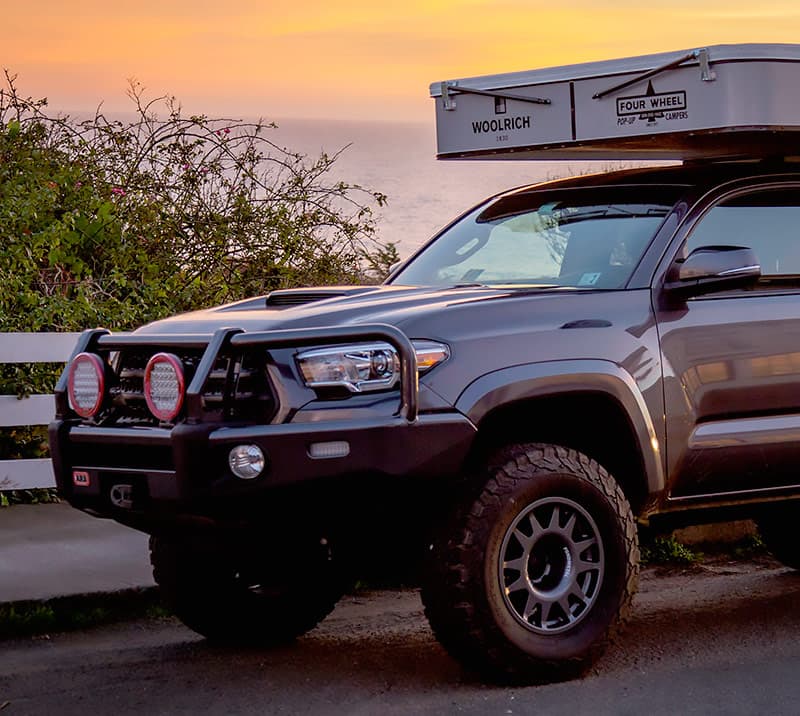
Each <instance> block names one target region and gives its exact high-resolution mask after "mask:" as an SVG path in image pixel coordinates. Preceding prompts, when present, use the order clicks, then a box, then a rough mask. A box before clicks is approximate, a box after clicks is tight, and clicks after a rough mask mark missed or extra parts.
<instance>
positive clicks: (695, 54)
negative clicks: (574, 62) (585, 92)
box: [592, 47, 717, 99]
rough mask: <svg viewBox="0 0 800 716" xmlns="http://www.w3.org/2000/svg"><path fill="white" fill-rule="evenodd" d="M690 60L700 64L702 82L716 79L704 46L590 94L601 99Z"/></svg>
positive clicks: (593, 97)
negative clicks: (630, 78)
mask: <svg viewBox="0 0 800 716" xmlns="http://www.w3.org/2000/svg"><path fill="white" fill-rule="evenodd" d="M690 60H697V62H698V64H699V65H700V79H701V80H702V81H703V82H713V81H714V80H715V79H717V73H716V72H714V70H712V69H711V63H710V61H709V58H708V49H707V48H705V47H704V48H703V49H701V50H693V51H692V52H690V53H689V54H688V55H684V56H683V57H680V58H678V59H677V60H673V61H672V62H668V63H667V64H666V65H661V67H656V68H655V69H653V70H649V71H647V72H645V73H643V74H641V75H639V76H638V77H634V78H633V79H632V80H625V82H621V83H620V84H618V85H614V86H613V87H609V88H608V89H607V90H603V91H602V92H597V93H596V94H593V95H592V99H603V97H606V96H607V95H610V94H614V92H619V91H620V90H623V89H625V88H626V87H630V86H631V85H635V84H637V83H638V82H642V81H644V80H649V79H650V78H651V77H655V76H656V75H660V74H661V73H662V72H667V71H669V70H674V69H676V68H677V67H680V66H681V65H682V64H684V63H686V62H689V61H690Z"/></svg>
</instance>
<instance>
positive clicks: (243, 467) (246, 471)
mask: <svg viewBox="0 0 800 716" xmlns="http://www.w3.org/2000/svg"><path fill="white" fill-rule="evenodd" d="M266 464H267V463H266V460H265V458H264V453H263V452H261V448H260V447H258V445H237V446H236V447H235V448H233V450H231V451H230V454H229V455H228V465H229V466H230V468H231V472H232V473H233V474H234V475H236V477H238V478H239V479H241V480H252V479H253V478H254V477H258V476H259V475H260V474H261V473H262V472H263V471H264V466H265V465H266Z"/></svg>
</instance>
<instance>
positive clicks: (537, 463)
mask: <svg viewBox="0 0 800 716" xmlns="http://www.w3.org/2000/svg"><path fill="white" fill-rule="evenodd" d="M477 482H478V485H479V486H478V488H477V489H476V490H475V491H474V492H473V495H472V497H471V498H468V499H466V500H465V501H464V504H462V505H461V506H460V507H459V508H458V509H457V510H456V511H455V513H454V515H453V517H452V519H451V520H450V522H449V524H447V525H445V526H444V528H443V529H442V531H441V535H440V537H438V538H437V539H435V540H434V542H433V544H432V545H431V549H430V555H429V560H428V565H427V567H426V569H425V570H424V572H423V574H424V576H423V586H422V599H423V603H424V605H425V614H426V616H427V617H428V620H429V622H430V624H431V627H432V629H433V632H434V634H435V635H436V637H437V639H438V640H439V641H440V643H441V644H442V645H443V646H444V647H445V649H446V650H447V651H448V652H449V653H450V654H451V655H452V656H453V657H455V658H456V659H457V660H459V661H461V662H462V663H463V664H464V665H465V666H467V667H468V668H470V669H473V670H475V671H477V672H479V673H480V674H481V675H483V676H488V677H489V678H491V679H493V680H498V681H504V682H512V683H536V682H544V681H552V680H558V679H563V678H570V677H573V676H577V675H579V674H580V673H582V672H583V671H585V670H586V669H587V668H588V667H589V666H590V665H591V664H592V663H593V662H594V661H595V660H596V659H597V658H598V657H599V656H600V655H601V654H602V652H603V651H604V650H605V648H606V646H607V645H608V643H609V642H610V641H611V640H612V639H613V638H614V637H615V636H616V635H617V634H618V633H619V631H620V629H621V627H622V626H623V624H624V621H625V620H626V618H627V616H628V614H629V611H630V608H631V602H632V599H633V595H634V593H635V592H636V588H637V585H638V576H639V545H638V536H637V530H636V523H635V520H634V517H633V513H632V511H631V507H630V505H629V503H628V501H627V499H626V498H625V495H624V494H623V492H622V490H621V489H620V487H619V485H618V484H617V482H616V481H615V480H614V479H613V478H612V477H611V476H610V475H609V474H608V473H607V472H606V470H605V469H604V468H603V467H601V466H600V465H599V464H598V463H597V462H595V461H594V460H591V459H590V458H588V457H587V456H586V455H583V454H581V453H579V452H577V451H576V450H571V449H567V448H563V447H559V446H554V445H544V444H517V445H512V446H509V447H507V448H506V449H504V450H502V451H501V452H500V453H498V455H496V456H495V458H493V459H492V461H491V462H490V464H489V465H488V468H487V470H486V473H485V477H484V478H481V479H479V480H478V481H477ZM475 493H477V496H476V495H475ZM549 509H552V514H557V515H558V516H557V519H556V521H558V520H559V519H561V520H562V521H564V522H567V523H569V524H568V525H566V526H562V527H560V528H559V529H560V530H561V533H564V534H556V535H555V536H553V535H552V534H551V536H550V537H548V539H549V540H551V541H555V542H556V544H558V540H559V539H562V541H563V544H564V546H563V547H558V548H557V549H555V557H556V558H557V559H560V558H559V557H558V555H559V553H563V554H564V555H565V557H564V559H563V560H562V563H561V566H562V567H564V569H563V570H562V571H563V573H564V574H565V575H567V576H568V575H569V574H578V573H580V574H581V575H582V576H581V577H576V579H577V578H580V579H582V580H585V583H586V584H587V585H588V587H587V590H586V591H587V593H591V595H592V598H591V599H588V598H587V599H586V600H585V601H586V604H584V605H583V606H581V605H580V601H579V600H578V605H577V606H574V605H572V606H571V607H570V608H571V609H575V610H576V612H577V616H574V615H573V614H571V613H567V612H566V611H565V612H563V619H562V620H561V621H563V622H564V623H563V624H559V623H558V619H553V620H552V622H551V621H549V620H548V619H549V617H548V619H544V617H542V618H541V619H540V622H539V623H538V625H537V624H535V623H532V622H535V621H536V620H535V618H533V619H532V621H530V622H529V621H527V618H526V624H527V626H526V624H523V623H522V620H523V618H524V617H525V614H524V612H525V610H527V609H528V606H527V603H526V606H525V607H524V609H522V608H521V607H519V606H514V604H513V603H512V601H511V599H512V596H514V594H515V593H514V592H513V591H509V584H508V582H505V583H501V582H503V581H504V580H506V579H507V575H508V574H512V575H513V572H511V573H510V572H509V571H508V569H507V568H506V565H509V564H511V563H512V562H513V563H515V564H516V563H518V564H520V565H523V564H524V567H519V566H518V567H515V569H517V570H518V572H519V575H518V579H516V580H514V582H515V584H521V583H522V582H520V581H519V580H520V579H522V578H523V575H524V576H525V577H526V578H527V579H528V580H529V581H528V582H527V583H526V586H525V587H524V588H520V587H517V588H520V589H522V590H523V592H522V593H523V594H524V598H525V599H527V598H528V597H527V595H528V594H531V595H533V594H534V588H535V586H534V587H532V586H531V585H532V584H533V583H534V582H533V581H530V580H534V576H533V575H532V572H531V570H533V569H537V570H540V568H541V565H542V562H541V560H539V559H538V557H537V558H536V559H534V557H533V555H534V552H535V550H537V549H539V547H537V545H542V544H544V543H543V541H542V540H543V537H542V536H541V535H544V534H545V533H546V532H547V528H542V527H541V525H540V524H539V522H538V521H537V522H536V525H537V526H538V529H539V531H538V532H537V526H533V525H534V519H536V520H541V521H542V523H544V522H547V516H546V515H547V510H549ZM535 510H539V511H540V512H538V513H536V514H539V515H541V516H540V517H538V518H534V517H531V515H533V514H534V513H535ZM570 514H574V515H575V516H576V517H575V520H572V521H571V518H570ZM567 518H569V519H567ZM526 519H527V520H528V521H530V524H531V527H530V528H526V527H523V524H524V523H525V520H526ZM581 523H582V524H583V526H579V527H578V528H577V529H576V525H580V524H581ZM569 525H571V527H570V526H569ZM515 526H516V528H515ZM552 526H553V522H552V520H551V523H550V527H552ZM592 528H594V532H595V534H596V537H597V539H595V541H594V543H592V546H591V547H588V548H584V547H582V546H581V545H583V544H586V543H588V542H589V541H588V540H586V535H587V534H589V533H591V531H592ZM515 529H516V530H524V531H527V530H528V529H530V531H531V532H532V536H530V537H525V536H524V535H523V536H521V539H522V540H527V543H528V544H529V545H533V546H531V547H529V551H528V552H526V553H525V555H524V556H523V557H522V558H518V559H515V560H512V561H503V562H500V560H501V559H503V560H507V559H508V557H509V555H511V554H512V553H511V551H510V550H511V549H512V544H513V540H515V539H516V537H510V536H509V535H516V534H518V531H517V532H515ZM570 530H572V535H574V537H572V536H570V535H569V531H570ZM581 530H583V531H584V532H583V534H581ZM537 534H538V535H540V536H538V537H537ZM565 535H566V536H565ZM520 545H522V542H520ZM542 548H543V549H549V547H542ZM515 549H516V547H515ZM586 550H588V551H586ZM551 551H552V550H551ZM570 551H571V552H572V554H573V557H574V556H575V554H576V553H578V552H579V554H580V561H577V562H576V561H574V560H573V561H570V559H571V558H570V557H568V556H566V555H567V554H568V553H569V552H570ZM592 555H595V556H594V557H593V556H592ZM592 559H596V561H597V564H598V567H596V568H592V569H585V570H584V571H583V572H581V569H582V568H583V567H589V566H591V565H588V563H587V562H585V561H584V560H592ZM536 561H538V566H536V567H534V566H533V563H534V562H536ZM545 561H546V562H547V563H548V566H547V567H546V568H545V570H544V571H543V572H542V571H540V572H538V573H537V574H538V575H539V576H540V577H541V576H542V575H543V574H545V573H546V572H547V571H548V570H550V565H549V560H545ZM501 565H502V567H501ZM573 565H574V566H575V569H574V570H572V566H573ZM599 565H602V566H599ZM556 572H557V570H556V568H555V567H554V568H553V570H552V573H553V575H555V574H556ZM592 572H594V573H595V574H592ZM565 580H566V581H565V582H564V583H566V582H568V581H569V580H568V579H567V577H565ZM592 580H594V581H592ZM534 581H535V580H534ZM541 584H542V583H540V586H541ZM592 584H593V585H594V586H593V587H592ZM551 586H552V585H551ZM509 595H512V596H509ZM530 598H531V599H534V597H533V596H531V597H530ZM559 608H560V607H555V610H556V612H557V613H558V609H559ZM545 609H547V610H548V612H547V613H548V614H552V612H550V611H549V610H550V607H549V606H542V607H541V608H540V610H539V615H540V616H541V615H544V613H545ZM581 609H582V610H583V611H578V610H581ZM535 612H536V609H534V614H535ZM572 621H574V622H575V623H574V624H572V623H571V622H572Z"/></svg>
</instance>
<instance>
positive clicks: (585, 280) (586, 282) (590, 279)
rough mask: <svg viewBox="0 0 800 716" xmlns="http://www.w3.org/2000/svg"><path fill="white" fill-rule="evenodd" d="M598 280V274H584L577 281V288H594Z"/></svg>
mask: <svg viewBox="0 0 800 716" xmlns="http://www.w3.org/2000/svg"><path fill="white" fill-rule="evenodd" d="M599 279H600V272H599V271H598V272H595V273H585V274H583V276H581V280H580V281H578V286H594V285H595V284H596V283H597V282H598V281H599Z"/></svg>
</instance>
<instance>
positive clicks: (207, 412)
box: [101, 346, 276, 426]
mask: <svg viewBox="0 0 800 716" xmlns="http://www.w3.org/2000/svg"><path fill="white" fill-rule="evenodd" d="M160 351H167V352H170V353H173V354H174V355H176V356H177V357H178V358H180V360H181V362H182V363H183V366H184V373H185V379H186V386H187V387H188V386H189V385H190V384H191V382H192V379H193V378H194V375H195V372H196V370H197V366H198V365H199V363H200V360H201V358H202V357H203V351H202V350H201V349H194V348H192V349H187V348H183V347H181V348H177V349H176V347H174V346H173V347H169V346H136V347H135V348H133V347H132V348H126V349H124V350H121V351H119V352H118V353H117V354H116V358H115V360H113V361H112V364H113V365H114V373H115V377H116V380H115V381H114V382H113V383H112V384H111V386H110V388H109V398H110V400H109V404H110V405H109V408H108V410H107V412H106V413H104V414H103V417H102V420H101V422H102V423H103V424H105V425H116V426H133V425H149V426H152V425H158V424H159V421H158V419H157V418H155V417H154V416H153V415H152V414H151V413H150V411H149V410H148V408H147V403H146V401H145V397H144V372H145V368H146V366H147V362H148V361H149V360H150V358H151V357H152V356H153V355H154V354H156V353H158V352H160ZM266 360H267V356H266V351H263V350H261V351H255V350H247V351H236V352H231V353H229V354H220V355H219V356H218V357H217V360H216V362H215V363H214V366H213V368H212V369H211V372H210V373H209V376H208V379H207V380H206V383H205V386H204V387H203V419H206V420H222V421H225V420H230V421H250V420H257V421H259V422H268V421H269V420H270V419H271V418H272V416H273V415H274V412H275V408H276V406H275V400H274V396H273V392H272V389H271V386H270V383H269V379H268V377H267V368H266ZM185 412H186V407H185V406H184V408H183V410H182V412H181V414H180V415H179V416H178V418H177V419H176V422H180V420H182V419H183V418H184V417H185Z"/></svg>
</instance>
